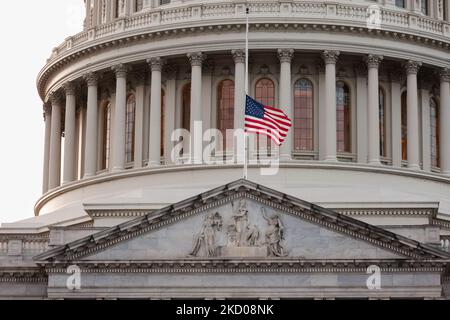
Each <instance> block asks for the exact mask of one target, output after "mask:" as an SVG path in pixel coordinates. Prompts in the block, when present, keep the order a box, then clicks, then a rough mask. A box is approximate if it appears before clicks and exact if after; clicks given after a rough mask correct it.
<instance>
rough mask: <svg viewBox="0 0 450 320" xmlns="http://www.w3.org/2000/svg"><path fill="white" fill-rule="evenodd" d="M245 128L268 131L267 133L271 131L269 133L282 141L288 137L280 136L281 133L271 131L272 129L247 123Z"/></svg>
mask: <svg viewBox="0 0 450 320" xmlns="http://www.w3.org/2000/svg"><path fill="white" fill-rule="evenodd" d="M245 128H247V129H258V130H263V131H266V132H267V131H269V132H271V133H272V134H273V135H275V136H276V137H277V138H278V139H280V140H283V138H286V135H282V134H280V132H279V131H277V130H271V129H270V128H267V127H265V126H259V125H254V124H250V123H247V124H246V125H245Z"/></svg>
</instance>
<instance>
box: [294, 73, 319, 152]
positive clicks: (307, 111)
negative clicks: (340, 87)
mask: <svg viewBox="0 0 450 320" xmlns="http://www.w3.org/2000/svg"><path fill="white" fill-rule="evenodd" d="M313 121H314V119H313V85H312V83H311V81H309V80H307V79H300V80H299V81H297V82H296V83H295V86H294V150H300V151H312V150H313V149H314V147H313V123H314V122H313Z"/></svg>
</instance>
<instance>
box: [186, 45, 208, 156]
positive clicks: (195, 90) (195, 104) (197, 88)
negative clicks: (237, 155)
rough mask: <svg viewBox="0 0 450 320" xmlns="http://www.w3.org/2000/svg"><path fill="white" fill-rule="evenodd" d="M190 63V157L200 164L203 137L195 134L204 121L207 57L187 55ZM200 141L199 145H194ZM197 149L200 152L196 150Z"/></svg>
mask: <svg viewBox="0 0 450 320" xmlns="http://www.w3.org/2000/svg"><path fill="white" fill-rule="evenodd" d="M187 57H188V59H189V62H190V63H191V66H192V80H191V129H190V131H191V146H190V148H189V150H190V153H191V154H190V157H191V161H192V162H194V163H199V162H200V161H201V160H200V159H198V157H200V156H201V155H202V150H201V148H202V143H201V142H202V137H201V136H200V137H199V136H198V135H200V134H201V135H203V133H201V132H198V133H197V132H194V124H195V122H197V121H202V120H203V118H202V65H203V62H204V61H205V59H206V56H205V55H204V54H203V53H202V52H195V53H189V54H188V55H187ZM194 141H198V143H194ZM195 147H197V148H199V150H197V149H194V148H195Z"/></svg>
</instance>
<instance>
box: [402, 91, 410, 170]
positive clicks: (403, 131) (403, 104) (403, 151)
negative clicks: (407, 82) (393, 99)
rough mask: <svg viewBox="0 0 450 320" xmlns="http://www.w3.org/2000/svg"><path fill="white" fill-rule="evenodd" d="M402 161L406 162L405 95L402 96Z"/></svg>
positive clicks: (406, 108) (406, 123) (406, 120)
mask: <svg viewBox="0 0 450 320" xmlns="http://www.w3.org/2000/svg"><path fill="white" fill-rule="evenodd" d="M401 103H402V111H401V112H402V160H403V161H407V160H408V105H407V93H406V91H405V92H403V94H402V102H401Z"/></svg>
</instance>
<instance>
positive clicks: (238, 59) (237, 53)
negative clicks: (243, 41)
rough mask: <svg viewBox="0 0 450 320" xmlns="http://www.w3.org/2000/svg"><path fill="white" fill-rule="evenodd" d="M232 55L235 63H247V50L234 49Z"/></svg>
mask: <svg viewBox="0 0 450 320" xmlns="http://www.w3.org/2000/svg"><path fill="white" fill-rule="evenodd" d="M231 55H232V56H233V60H234V63H245V62H246V57H245V50H232V51H231Z"/></svg>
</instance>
